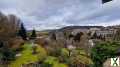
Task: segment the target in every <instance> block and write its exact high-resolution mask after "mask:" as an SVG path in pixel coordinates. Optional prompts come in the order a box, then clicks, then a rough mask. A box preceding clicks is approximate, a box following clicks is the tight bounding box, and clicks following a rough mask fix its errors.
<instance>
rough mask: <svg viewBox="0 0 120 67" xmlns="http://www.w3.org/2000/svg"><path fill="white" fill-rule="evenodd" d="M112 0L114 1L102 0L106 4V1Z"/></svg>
mask: <svg viewBox="0 0 120 67" xmlns="http://www.w3.org/2000/svg"><path fill="white" fill-rule="evenodd" d="M110 1H112V0H102V3H103V4H104V3H107V2H110Z"/></svg>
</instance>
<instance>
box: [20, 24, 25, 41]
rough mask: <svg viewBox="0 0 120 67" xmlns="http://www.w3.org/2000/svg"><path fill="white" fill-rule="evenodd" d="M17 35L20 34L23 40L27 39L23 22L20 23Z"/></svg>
mask: <svg viewBox="0 0 120 67" xmlns="http://www.w3.org/2000/svg"><path fill="white" fill-rule="evenodd" d="M18 35H19V36H21V37H22V39H23V40H26V39H27V34H26V29H25V27H24V24H23V23H21V27H20V30H19V32H18Z"/></svg>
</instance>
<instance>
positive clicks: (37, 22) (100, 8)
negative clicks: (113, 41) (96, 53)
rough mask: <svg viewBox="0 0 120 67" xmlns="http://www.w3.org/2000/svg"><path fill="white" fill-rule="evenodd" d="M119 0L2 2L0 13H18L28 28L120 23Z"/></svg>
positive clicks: (9, 0) (40, 28)
mask: <svg viewBox="0 0 120 67" xmlns="http://www.w3.org/2000/svg"><path fill="white" fill-rule="evenodd" d="M119 6H120V1H119V0H113V1H112V2H108V3H106V4H102V3H101V0H34V1H33V0H0V10H1V11H2V12H3V13H5V14H15V15H17V16H18V17H20V19H21V20H22V21H23V23H24V24H25V26H26V28H27V29H33V28H35V29H37V30H43V29H54V28H61V27H64V26H68V25H98V24H99V25H107V24H119V22H118V21H119V20H120V14H119V12H120V7H119Z"/></svg>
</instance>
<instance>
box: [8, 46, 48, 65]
mask: <svg viewBox="0 0 120 67" xmlns="http://www.w3.org/2000/svg"><path fill="white" fill-rule="evenodd" d="M23 48H24V50H23V51H22V52H21V56H20V57H18V58H16V60H15V61H13V62H12V63H11V64H10V67H21V65H22V64H29V63H35V62H37V61H40V60H42V59H43V58H45V57H46V56H47V53H46V51H45V49H44V48H42V47H41V46H38V45H37V50H36V51H37V52H38V53H37V54H32V46H31V44H25V45H23Z"/></svg>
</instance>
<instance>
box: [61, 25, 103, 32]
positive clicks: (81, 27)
mask: <svg viewBox="0 0 120 67" xmlns="http://www.w3.org/2000/svg"><path fill="white" fill-rule="evenodd" d="M90 28H104V27H103V26H67V27H63V28H61V29H59V31H64V30H73V29H90Z"/></svg>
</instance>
